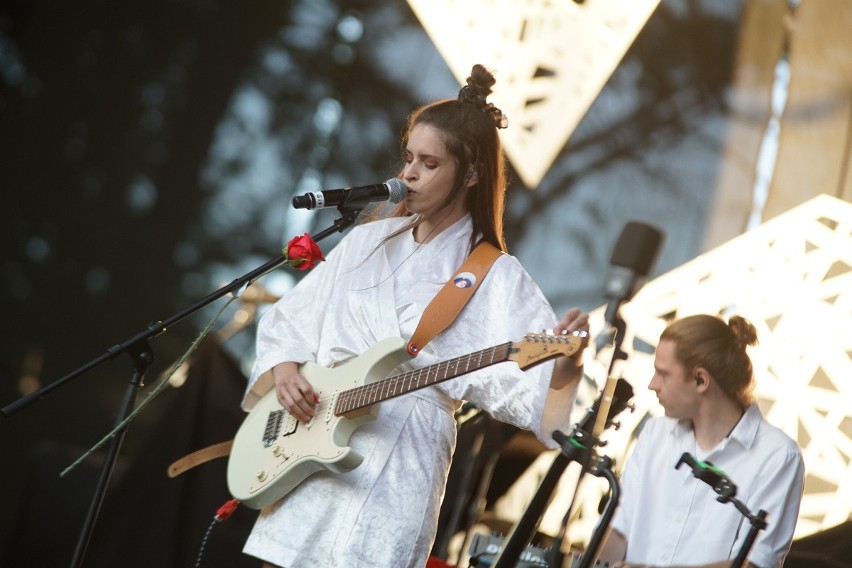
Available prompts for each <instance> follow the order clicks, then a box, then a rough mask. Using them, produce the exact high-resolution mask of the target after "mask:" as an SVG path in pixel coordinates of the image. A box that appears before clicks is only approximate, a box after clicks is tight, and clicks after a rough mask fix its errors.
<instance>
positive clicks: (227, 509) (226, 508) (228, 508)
mask: <svg viewBox="0 0 852 568" xmlns="http://www.w3.org/2000/svg"><path fill="white" fill-rule="evenodd" d="M239 505H240V502H239V501H237V500H236V499H231V500H229V501H226V502H225V503H224V504H223V505H222V506H221V507H219V508H218V509H217V510H216V514H215V515H214V516H213V520H212V521H211V522H210V526H208V527H207V530H206V531H205V532H204V536H203V537H202V538H201V546H200V547H199V548H198V556H196V557H195V568H201V557H202V556H203V555H204V548H205V547H206V546H207V539H208V538H209V537H210V533H211V532H213V527H215V526H216V525H217V524H218V523H221V522H222V521H225V520H227V519H228V517H230V516H231V514H232V513H233V512H234V511H236V510H237V507H239Z"/></svg>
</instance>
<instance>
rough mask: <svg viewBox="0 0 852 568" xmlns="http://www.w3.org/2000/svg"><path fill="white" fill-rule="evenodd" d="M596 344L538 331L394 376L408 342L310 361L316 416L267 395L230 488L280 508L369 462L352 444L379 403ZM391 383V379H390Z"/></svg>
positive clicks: (251, 503)
mask: <svg viewBox="0 0 852 568" xmlns="http://www.w3.org/2000/svg"><path fill="white" fill-rule="evenodd" d="M587 342H588V334H587V333H586V332H584V331H579V332H573V333H571V334H566V335H550V334H545V333H541V334H538V333H530V334H527V335H526V336H524V338H523V339H521V340H519V341H511V342H507V343H503V344H502V345H497V346H495V347H490V348H488V349H483V350H482V351H477V352H475V353H471V354H468V355H462V356H461V357H456V358H454V359H450V360H448V361H444V362H441V363H436V364H434V365H429V366H428V367H423V368H420V369H414V370H411V371H406V372H404V373H400V374H398V375H394V376H391V377H387V375H388V374H389V373H390V372H391V371H392V370H393V369H394V368H396V367H397V366H399V365H400V364H401V363H403V362H404V361H408V360H411V356H410V355H409V354H408V352H407V349H406V345H407V343H406V341H405V340H403V339H401V338H390V339H385V340H384V341H381V342H379V343H377V344H376V345H374V346H373V347H371V348H370V349H368V350H367V351H365V352H364V353H363V354H362V355H360V356H358V357H356V358H354V359H351V360H349V361H348V362H346V363H345V364H343V365H340V366H335V367H333V368H326V367H321V366H319V365H316V364H313V363H305V364H303V365H302V366H301V367H300V372H301V373H302V375H303V376H304V377H305V378H306V379H307V380H308V381H309V382H310V383H311V384H312V385H313V387H314V390H315V391H316V392H317V393H318V395H319V402H318V403H317V405H316V406H315V407H314V416H313V418H311V420H310V421H308V422H306V423H300V422H299V421H298V420H296V419H295V418H294V417H293V416H291V415H290V414H289V413H288V412H287V411H286V410H285V409H284V408H282V407H281V405H280V404H279V403H278V399H277V397H276V395H275V392H274V391H270V392H269V393H267V394H266V395H265V396H264V397H262V398H261V399H260V400H259V401H258V402H257V404H256V405H255V406H254V408H252V410H251V412H249V414H248V416H247V417H246V418H245V420H244V421H243V423H242V424H241V425H240V428H239V430H238V431H237V434H236V436H235V437H234V443H233V447H232V449H231V454H230V457H229V459H228V475H227V478H228V489H229V491H230V492H231V495H233V497H234V498H235V499H238V500H239V501H241V502H242V503H243V504H245V505H246V506H248V507H251V508H254V509H262V508H263V507H265V506H267V505H269V504H271V503H274V502H275V501H277V500H279V499H281V498H282V497H284V496H285V495H287V493H289V492H290V491H292V490H293V488H295V487H296V486H297V485H299V484H300V483H301V482H302V481H303V480H304V479H305V478H307V477H308V476H309V475H311V474H312V473H314V472H317V471H322V470H329V471H333V472H337V473H343V472H347V471H350V470H352V469H354V468H355V467H357V466H358V465H360V463H361V461H362V460H363V457H362V456H361V455H360V454H358V453H357V452H356V451H354V450H353V449H352V448H350V447H349V446H348V445H347V444H348V443H349V438H350V437H351V436H352V433H353V432H354V431H355V429H356V428H358V427H359V426H361V425H362V424H364V423H366V422H368V421H370V420H373V419H375V417H376V416H377V414H378V407H377V403H379V402H381V401H383V400H387V399H390V398H393V397H397V396H400V395H403V394H405V393H408V392H411V391H414V390H418V389H422V388H425V387H428V386H432V385H435V384H437V383H440V382H442V381H446V380H448V379H452V378H455V377H458V376H460V375H463V374H466V373H470V372H472V371H476V370H477V369H482V368H485V367H488V366H490V365H495V364H497V363H502V362H504V361H514V362H515V363H516V364H517V365H518V366H519V367H520V368H521V369H526V368H528V367H531V366H533V365H536V364H538V363H541V362H543V361H547V360H549V359H554V358H556V357H559V356H563V355H567V356H570V355H573V354H575V353H577V352H578V351H579V350H580V349H581V348H583V347H585V345H586V343H587ZM385 377H387V378H385Z"/></svg>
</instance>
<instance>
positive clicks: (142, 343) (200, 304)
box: [0, 204, 363, 568]
mask: <svg viewBox="0 0 852 568" xmlns="http://www.w3.org/2000/svg"><path fill="white" fill-rule="evenodd" d="M337 209H338V210H339V211H340V213H341V217H340V218H339V219H337V220H336V221H334V223H333V224H332V226H331V227H328V228H327V229H324V230H323V231H321V232H319V233H317V235H316V236H314V237H312V238H313V239H314V241H315V242H316V241H320V240H322V239H324V238H326V237H328V236H329V235H332V234H334V233H342V232H343V231H344V230H345V229H347V228H348V227H350V226H351V225H352V224H353V223H354V222H355V220H356V219H357V217H358V215H359V214H360V212H361V209H363V205H358V206H345V205H343V204H341V205H339V206H338V207H337ZM286 260H287V256H286V255H284V254H282V255H281V256H279V257H278V258H276V259H274V260H271V261H269V262H267V263H265V264H263V265H262V266H259V267H258V268H256V269H254V270H252V271H251V272H248V273H246V274H244V275H243V276H241V277H239V278H237V279H236V280H234V281H232V282H231V283H230V284H228V285H226V286H223V287H222V288H219V289H218V290H216V291H215V292H213V293H211V294H208V295H207V296H206V297H204V298H202V299H201V300H199V301H197V302H196V303H195V304H193V305H191V306H189V307H188V308H186V309H184V310H182V311H180V312H178V313H176V314H175V315H173V316H171V317H169V318H166V319H165V320H163V321H157V322H154V323H151V324H149V325H148V327H146V328H145V329H144V330H142V331H140V332H138V333H137V334H136V335H134V336H132V337H131V338H129V339H127V340H126V341H124V342H122V343H119V344H116V345H114V346H112V347H110V348H108V349H107V350H106V352H105V353H103V354H102V355H100V356H99V357H96V358H95V359H92V360H91V361H89V362H88V363H86V364H85V365H83V366H81V367H79V368H78V369H76V370H75V371H72V372H71V373H68V374H67V375H65V376H63V377H61V378H60V379H58V380H56V381H54V382H52V383H50V384H49V385H46V386H44V387H42V388H40V389H38V390H36V391H33V392H31V393H29V394H27V395H25V396H23V397H21V398H19V399H18V400H16V401H14V402H12V403H11V404H8V405H7V406H5V407H3V408H2V409H0V414H2V415H3V416H4V417H8V416H11V415H13V414H15V413H16V412H19V411H21V410H23V409H24V408H26V407H28V406H30V405H32V404H34V403H35V402H37V401H39V400H41V399H42V398H44V397H45V396H47V395H48V394H49V393H51V392H53V391H54V390H56V389H58V388H59V387H61V386H63V385H65V384H66V383H68V382H70V381H71V380H73V379H75V378H77V377H79V376H80V375H82V374H84V373H86V372H87V371H89V370H91V369H93V368H95V367H97V366H98V365H100V364H101V363H104V362H106V361H107V360H111V359H115V358H116V357H118V356H119V355H121V354H122V353H125V352H126V353H128V354H129V356H130V358H131V360H132V361H133V373H132V375H131V377H130V382H129V383H128V386H127V389H126V390H125V393H124V398H123V400H122V404H121V407H120V409H119V414H118V417H117V419H116V427H118V426H120V425H121V424H122V423H124V421H125V420H127V418H128V417H129V416H130V414H131V412H132V410H133V408H134V406H135V402H136V398H137V395H138V393H139V390H140V389H141V388H142V386H143V378H144V375H145V372H146V371H147V369H148V367H149V366H150V365H151V363H152V362H153V360H154V352H153V350H152V349H151V346H150V344H149V342H148V340H149V339H151V338H153V337H156V336H157V335H160V334H161V333H163V332H165V331H166V330H167V329H169V328H170V327H171V326H173V325H174V324H176V323H178V322H180V321H182V320H184V319H186V318H187V317H188V316H190V315H192V314H194V313H195V312H197V311H199V310H201V309H202V308H204V307H205V306H207V305H208V304H210V303H212V302H213V301H214V300H217V299H219V298H221V297H223V296H225V295H226V294H233V293H235V292H236V291H238V290H239V289H240V288H242V287H243V286H248V285H250V284H251V283H252V282H253V281H254V280H256V279H257V278H260V277H261V276H263V275H264V274H266V273H267V272H270V271H271V270H273V269H275V268H276V267H278V266H279V265H281V264H282V263H284V261H286ZM126 433H127V425H125V426H124V427H123V428H121V429H120V430H118V431H117V432H116V434H115V435H113V437H112V440H111V441H110V442H109V446H108V448H107V453H106V457H105V458H104V463H103V465H102V467H101V471H100V475H99V478H98V482H97V485H96V487H95V493H94V496H93V498H92V501H91V504H90V506H89V510H88V513H87V515H86V520H85V522H84V524H83V529H82V531H81V533H80V537H79V539H78V541H77V546H76V549H75V551H74V556H73V558H72V561H71V567H72V568H76V567H79V566H82V564H83V558H84V556H85V554H86V549H87V548H88V546H89V541H90V540H91V536H92V532H93V530H94V526H95V522H96V520H97V517H98V513H99V512H100V508H101V505H102V504H103V499H104V496H105V494H106V489H107V485H108V484H109V479H110V477H111V475H112V471H113V469H114V467H115V462H116V459H117V457H118V452H119V450H120V448H121V444H122V442H123V441H124V436H125V434H126Z"/></svg>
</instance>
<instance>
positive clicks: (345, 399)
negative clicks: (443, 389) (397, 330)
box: [334, 341, 512, 416]
mask: <svg viewBox="0 0 852 568" xmlns="http://www.w3.org/2000/svg"><path fill="white" fill-rule="evenodd" d="M511 349H512V342H511V341H509V342H507V343H503V344H502V345H497V346H495V347H489V348H488V349H483V350H482V351H477V352H475V353H470V354H468V355H462V356H461V357H456V358H455V359H450V360H448V361H443V362H441V363H436V364H434V365H429V366H428V367H423V368H421V369H414V370H412V371H407V372H405V373H402V374H399V375H394V376H393V377H389V378H387V379H383V380H381V381H377V382H375V383H370V384H366V385H363V386H360V387H356V388H354V389H350V390H347V391H344V392H342V393H341V394H340V395H339V396H338V398H337V402H336V404H335V406H334V414H335V415H337V416H340V415H342V414H346V413H347V412H352V411H353V410H358V409H359V408H364V407H365V406H370V405H371V404H375V403H377V402H381V401H383V400H387V399H389V398H393V397H395V396H400V395H402V394H405V393H407V392H411V391H414V390H417V389H422V388H425V387H428V386H431V385H434V384H437V383H440V382H441V381H446V380H448V379H452V378H454V377H457V376H459V375H463V374H465V373H469V372H471V371H476V370H477V369H482V368H483V367H488V366H489V365H494V364H496V363H502V362H503V361H507V360H508V359H509V355H510V354H511Z"/></svg>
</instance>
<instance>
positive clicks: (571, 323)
mask: <svg viewBox="0 0 852 568" xmlns="http://www.w3.org/2000/svg"><path fill="white" fill-rule="evenodd" d="M574 331H585V332H586V333H589V314H587V313H584V312H582V311H580V309H579V308H571V309H570V310H568V311H567V312H565V315H564V316H562V319H561V320H559V323H557V324H556V326H555V327H554V328H553V333H555V334H556V335H562V334H565V333H571V332H574ZM582 376H583V349H580V350H578V351H577V353H575V354H574V355H572V356H571V357H560V358H558V359H557V360H556V365H555V366H554V367H553V377H552V378H551V380H550V387H551V388H554V389H557V390H559V389H563V388H565V387H566V386H568V385H570V384H573V383H575V382H577V381H579V380H580V377H582Z"/></svg>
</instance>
